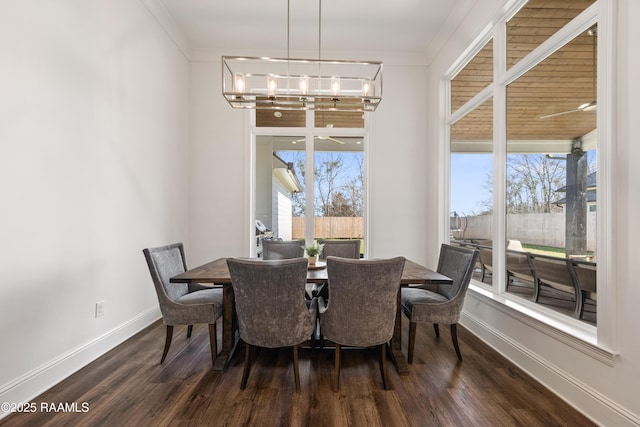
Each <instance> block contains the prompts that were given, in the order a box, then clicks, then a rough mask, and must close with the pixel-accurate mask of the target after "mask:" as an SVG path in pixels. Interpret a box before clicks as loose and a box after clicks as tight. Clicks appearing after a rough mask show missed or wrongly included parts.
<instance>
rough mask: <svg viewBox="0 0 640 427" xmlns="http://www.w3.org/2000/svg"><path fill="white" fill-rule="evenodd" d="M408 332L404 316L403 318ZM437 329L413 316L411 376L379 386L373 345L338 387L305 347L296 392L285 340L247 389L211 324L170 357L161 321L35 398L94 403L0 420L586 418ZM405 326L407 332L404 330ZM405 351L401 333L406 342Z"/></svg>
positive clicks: (356, 353) (484, 422) (468, 338)
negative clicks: (219, 354)
mask: <svg viewBox="0 0 640 427" xmlns="http://www.w3.org/2000/svg"><path fill="white" fill-rule="evenodd" d="M403 322H404V323H403V325H404V327H405V329H404V331H406V327H407V323H406V319H403ZM440 329H441V336H440V338H439V339H436V338H435V336H434V334H433V328H432V327H431V325H419V326H418V337H417V339H418V341H417V344H416V354H415V358H414V363H413V364H412V365H410V375H409V376H403V377H400V376H398V375H397V373H396V372H395V370H394V368H393V367H392V366H390V369H389V376H390V379H391V383H392V387H393V390H390V391H384V390H383V389H382V381H381V378H380V373H379V370H378V364H377V357H376V356H377V353H376V352H375V351H373V350H347V351H346V352H345V353H344V355H343V358H342V363H343V369H342V373H341V380H340V391H339V392H338V393H334V392H333V391H332V388H331V376H332V369H333V351H332V350H328V349H325V350H320V349H315V350H312V349H302V350H301V351H300V376H301V385H302V391H301V393H300V394H296V393H295V384H294V380H293V369H292V365H291V351H290V350H286V349H285V350H262V351H261V352H260V353H259V355H258V359H257V361H256V362H255V364H254V366H253V369H252V371H251V375H250V376H249V382H248V384H247V388H246V389H245V390H244V391H241V390H240V389H239V385H240V379H241V376H242V359H243V357H242V356H243V353H244V352H242V351H241V352H239V353H240V354H236V356H235V358H234V359H233V360H232V362H231V365H230V367H229V369H228V370H227V371H226V372H224V373H222V374H217V373H213V372H212V371H211V358H210V354H209V345H208V341H207V340H208V334H207V328H206V327H205V326H203V325H199V326H196V327H195V328H194V332H193V336H192V337H191V339H190V340H187V339H186V328H182V327H177V328H176V331H175V336H174V342H173V345H172V348H171V350H170V351H169V355H168V356H167V360H166V361H165V363H164V364H163V365H162V366H161V365H159V360H160V356H161V351H162V346H163V344H164V333H165V329H164V326H163V325H162V324H161V322H156V323H155V324H153V325H152V326H150V327H148V328H146V329H145V330H143V331H142V332H140V333H139V334H137V335H136V336H134V337H133V338H131V339H129V340H128V341H126V342H124V343H123V344H121V345H120V346H118V347H117V348H115V349H114V350H112V351H110V352H109V353H107V354H105V355H104V356H102V357H101V358H99V359H98V360H96V361H95V362H93V363H91V364H90V365H88V366H87V367H85V368H84V369H82V370H81V371H79V372H77V373H76V374H74V375H72V376H71V377H69V378H68V379H66V380H65V381H63V382H61V383H60V384H58V385H57V386H55V387H53V388H52V389H50V390H49V391H47V392H45V393H44V394H42V395H41V396H39V397H37V398H35V399H34V400H33V402H36V403H37V405H40V403H41V402H50V403H56V404H58V403H74V402H75V403H77V404H78V408H79V409H80V410H81V409H82V404H83V403H84V402H86V403H87V404H88V411H87V412H85V413H82V412H80V413H58V414H52V413H42V412H40V411H38V412H36V413H31V414H13V415H11V416H9V417H7V418H5V419H4V420H2V421H0V425H2V426H62V425H69V426H99V425H105V426H125V425H126V426H151V425H153V426H164V425H168V426H176V425H190V426H244V425H251V426H262V425H264V426H289V425H292V426H367V427H369V426H492V427H493V426H581V427H583V426H589V425H594V424H593V423H591V422H590V421H589V420H588V419H587V418H585V417H584V416H583V415H581V414H580V413H578V412H577V411H576V410H575V409H573V408H571V407H569V406H568V405H567V404H566V403H565V402H563V401H562V400H561V399H560V398H558V397H557V396H555V395H553V394H552V393H551V392H549V391H548V390H546V389H545V388H544V387H543V386H542V385H540V384H539V383H537V382H536V381H534V380H533V379H532V378H530V377H529V376H527V375H526V374H525V373H524V372H522V371H521V370H520V369H518V368H516V367H515V366H514V365H512V364H511V363H509V362H508V361H507V360H505V359H504V358H503V357H501V356H500V355H498V354H497V353H496V352H495V351H493V350H491V349H490V348H489V347H487V346H486V345H484V344H483V343H482V342H481V341H479V340H478V339H477V338H475V337H474V336H473V335H472V334H471V333H469V332H468V331H466V330H465V329H464V328H461V327H459V328H458V329H459V332H458V335H459V340H460V349H461V351H462V354H463V357H464V360H463V361H462V362H460V363H458V362H457V358H456V355H455V352H454V350H453V347H452V345H451V340H450V335H449V333H448V332H449V328H447V327H441V328H440ZM404 335H405V336H406V334H404ZM404 349H405V351H406V342H405V343H404Z"/></svg>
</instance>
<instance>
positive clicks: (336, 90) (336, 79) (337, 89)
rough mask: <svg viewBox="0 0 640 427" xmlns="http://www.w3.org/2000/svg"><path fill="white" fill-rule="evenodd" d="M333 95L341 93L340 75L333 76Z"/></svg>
mask: <svg viewBox="0 0 640 427" xmlns="http://www.w3.org/2000/svg"><path fill="white" fill-rule="evenodd" d="M331 95H332V96H338V95H340V77H339V76H333V77H331Z"/></svg>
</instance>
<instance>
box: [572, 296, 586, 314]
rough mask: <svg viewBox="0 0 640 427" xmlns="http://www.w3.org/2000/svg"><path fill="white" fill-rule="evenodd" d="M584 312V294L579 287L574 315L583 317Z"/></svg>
mask: <svg viewBox="0 0 640 427" xmlns="http://www.w3.org/2000/svg"><path fill="white" fill-rule="evenodd" d="M583 313H584V295H583V294H582V291H581V290H580V289H578V290H577V291H576V308H575V310H574V312H573V317H575V318H576V319H581V318H582V314H583Z"/></svg>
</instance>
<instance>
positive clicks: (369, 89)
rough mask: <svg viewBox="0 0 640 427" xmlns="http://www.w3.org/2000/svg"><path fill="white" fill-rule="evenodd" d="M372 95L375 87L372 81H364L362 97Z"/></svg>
mask: <svg viewBox="0 0 640 427" xmlns="http://www.w3.org/2000/svg"><path fill="white" fill-rule="evenodd" d="M372 93H373V86H372V85H371V80H369V79H362V95H363V96H371V95H372Z"/></svg>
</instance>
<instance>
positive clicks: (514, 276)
mask: <svg viewBox="0 0 640 427" xmlns="http://www.w3.org/2000/svg"><path fill="white" fill-rule="evenodd" d="M506 255H507V256H506V261H507V284H506V290H507V291H508V290H509V286H513V287H515V288H517V289H518V290H519V291H522V290H525V291H527V292H531V294H532V295H533V291H534V288H535V280H536V279H535V274H534V272H533V263H532V261H531V254H529V252H523V251H518V250H511V249H507V250H506Z"/></svg>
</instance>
